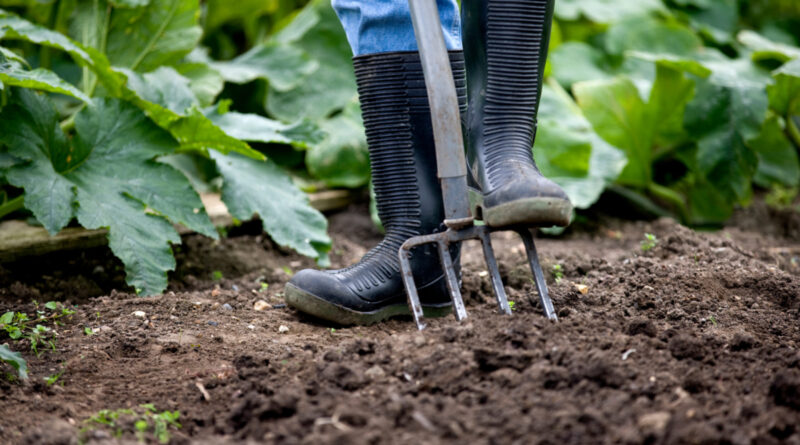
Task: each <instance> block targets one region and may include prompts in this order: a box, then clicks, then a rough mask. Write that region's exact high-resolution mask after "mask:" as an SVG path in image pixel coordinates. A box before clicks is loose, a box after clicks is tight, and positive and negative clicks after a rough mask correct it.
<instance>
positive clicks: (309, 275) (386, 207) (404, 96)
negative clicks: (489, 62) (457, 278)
mask: <svg viewBox="0 0 800 445" xmlns="http://www.w3.org/2000/svg"><path fill="white" fill-rule="evenodd" d="M450 60H451V66H452V68H453V74H454V77H455V79H456V86H457V88H458V91H459V102H460V104H461V106H462V110H463V107H464V106H465V105H466V88H465V81H464V58H463V54H462V53H461V52H460V51H458V52H456V51H452V52H451V53H450ZM353 65H354V67H355V72H356V80H357V82H358V94H359V97H360V100H361V111H362V115H363V117H364V127H365V128H366V134H367V143H368V145H369V157H370V164H371V166H372V181H373V184H374V185H375V199H376V201H377V205H378V214H379V216H380V218H381V221H382V222H383V226H384V228H385V230H386V237H385V238H384V240H383V241H382V242H381V243H380V244H378V246H377V247H375V248H374V249H372V250H370V251H369V252H368V253H367V254H366V255H364V257H363V258H362V259H361V261H360V262H358V263H357V264H355V265H353V266H351V267H348V268H346V269H341V270H330V271H318V270H311V269H306V270H302V271H300V272H299V273H297V274H296V275H295V276H294V277H293V278H292V279H291V281H290V282H289V283H288V284H287V285H286V292H285V298H286V302H287V303H288V304H289V305H290V306H292V307H294V308H296V309H298V310H300V311H302V312H306V313H308V314H311V315H314V316H316V317H319V318H322V319H325V320H329V321H332V322H335V323H338V324H344V325H347V324H371V323H374V322H377V321H380V320H384V319H386V318H388V317H391V316H394V315H400V314H410V311H409V309H408V305H407V299H406V294H405V289H404V287H403V282H402V279H401V276H400V263H399V260H398V250H399V248H400V245H402V244H403V242H404V241H405V240H407V239H408V238H410V237H412V236H416V235H423V234H429V233H433V232H435V231H440V230H444V227H443V226H442V221H443V219H444V209H443V205H442V193H441V189H440V186H439V180H438V178H437V176H436V152H435V148H434V143H433V129H432V124H431V115H430V109H429V106H428V96H427V91H426V89H425V79H424V77H423V73H422V65H421V64H420V60H419V53H418V52H396V53H380V54H371V55H365V56H358V57H355V58H354V59H353ZM412 254H413V256H412V260H411V264H412V267H413V272H414V278H415V280H416V283H417V285H418V288H419V296H420V300H421V302H422V305H423V308H424V310H425V316H426V317H431V316H442V315H445V314H447V313H449V312H450V307H451V305H450V299H449V297H448V294H447V288H446V285H445V280H444V274H443V273H442V269H441V265H440V263H439V257H438V254H437V253H436V250H435V249H434V248H432V247H430V245H428V246H423V247H420V248H418V249H415V250H414V252H412ZM453 254H454V260H456V261H454V262H455V263H456V264H458V261H457V258H456V257H457V255H458V251H457V249H454V250H453Z"/></svg>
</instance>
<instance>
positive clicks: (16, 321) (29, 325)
mask: <svg viewBox="0 0 800 445" xmlns="http://www.w3.org/2000/svg"><path fill="white" fill-rule="evenodd" d="M33 304H34V307H35V310H36V315H35V316H30V315H28V314H26V313H24V312H6V313H4V314H3V315H2V316H0V329H2V330H4V331H5V332H6V334H8V337H9V338H11V339H12V340H15V341H21V340H28V341H29V342H30V344H31V350H32V351H33V352H34V353H35V354H36V356H37V357H38V356H39V354H40V352H39V346H40V345H46V346H49V347H50V348H51V349H52V350H54V351H55V350H56V333H55V331H53V329H51V328H50V327H48V326H46V325H45V324H47V323H52V325H53V326H63V325H64V323H63V321H62V319H63V318H65V317H70V316H71V315H72V314H74V313H75V311H73V310H71V309H69V308H67V307H65V306H64V305H63V304H61V303H57V302H55V301H49V302H47V303H45V304H44V307H43V308H42V309H40V308H39V303H37V302H35V301H34V302H33Z"/></svg>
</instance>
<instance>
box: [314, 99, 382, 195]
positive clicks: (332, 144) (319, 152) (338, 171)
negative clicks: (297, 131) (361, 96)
mask: <svg viewBox="0 0 800 445" xmlns="http://www.w3.org/2000/svg"><path fill="white" fill-rule="evenodd" d="M320 125H321V129H322V131H324V132H325V133H326V134H327V137H325V139H324V140H323V141H322V142H321V143H319V144H316V145H314V146H313V147H312V148H311V149H310V150H309V151H308V153H307V154H306V166H307V167H308V171H309V173H311V175H312V176H314V177H315V178H317V179H321V180H322V181H324V182H325V184H326V185H328V186H330V187H350V188H356V187H363V186H365V185H367V183H368V182H369V177H370V168H369V153H368V151H367V138H366V136H365V135H364V124H363V121H362V120H361V109H360V107H359V104H358V102H355V101H354V102H352V103H351V104H350V105H348V106H347V107H346V108H345V109H344V110H343V111H342V112H341V113H339V114H338V115H336V116H335V117H332V118H330V119H328V120H325V121H322V123H321V124H320Z"/></svg>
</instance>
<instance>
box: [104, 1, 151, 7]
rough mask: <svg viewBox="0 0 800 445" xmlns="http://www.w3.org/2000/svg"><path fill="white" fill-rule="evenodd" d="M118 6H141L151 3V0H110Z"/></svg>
mask: <svg viewBox="0 0 800 445" xmlns="http://www.w3.org/2000/svg"><path fill="white" fill-rule="evenodd" d="M109 3H111V4H112V5H113V6H115V7H117V8H141V7H144V6H147V5H149V4H150V0H109Z"/></svg>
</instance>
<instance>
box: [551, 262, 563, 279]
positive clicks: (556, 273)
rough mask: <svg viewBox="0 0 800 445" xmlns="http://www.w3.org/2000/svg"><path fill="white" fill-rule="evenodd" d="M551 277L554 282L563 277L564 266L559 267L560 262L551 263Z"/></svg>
mask: <svg viewBox="0 0 800 445" xmlns="http://www.w3.org/2000/svg"><path fill="white" fill-rule="evenodd" d="M553 278H554V279H555V280H556V283H558V282H560V281H561V280H562V279H563V278H564V268H563V267H561V265H560V264H553Z"/></svg>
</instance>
